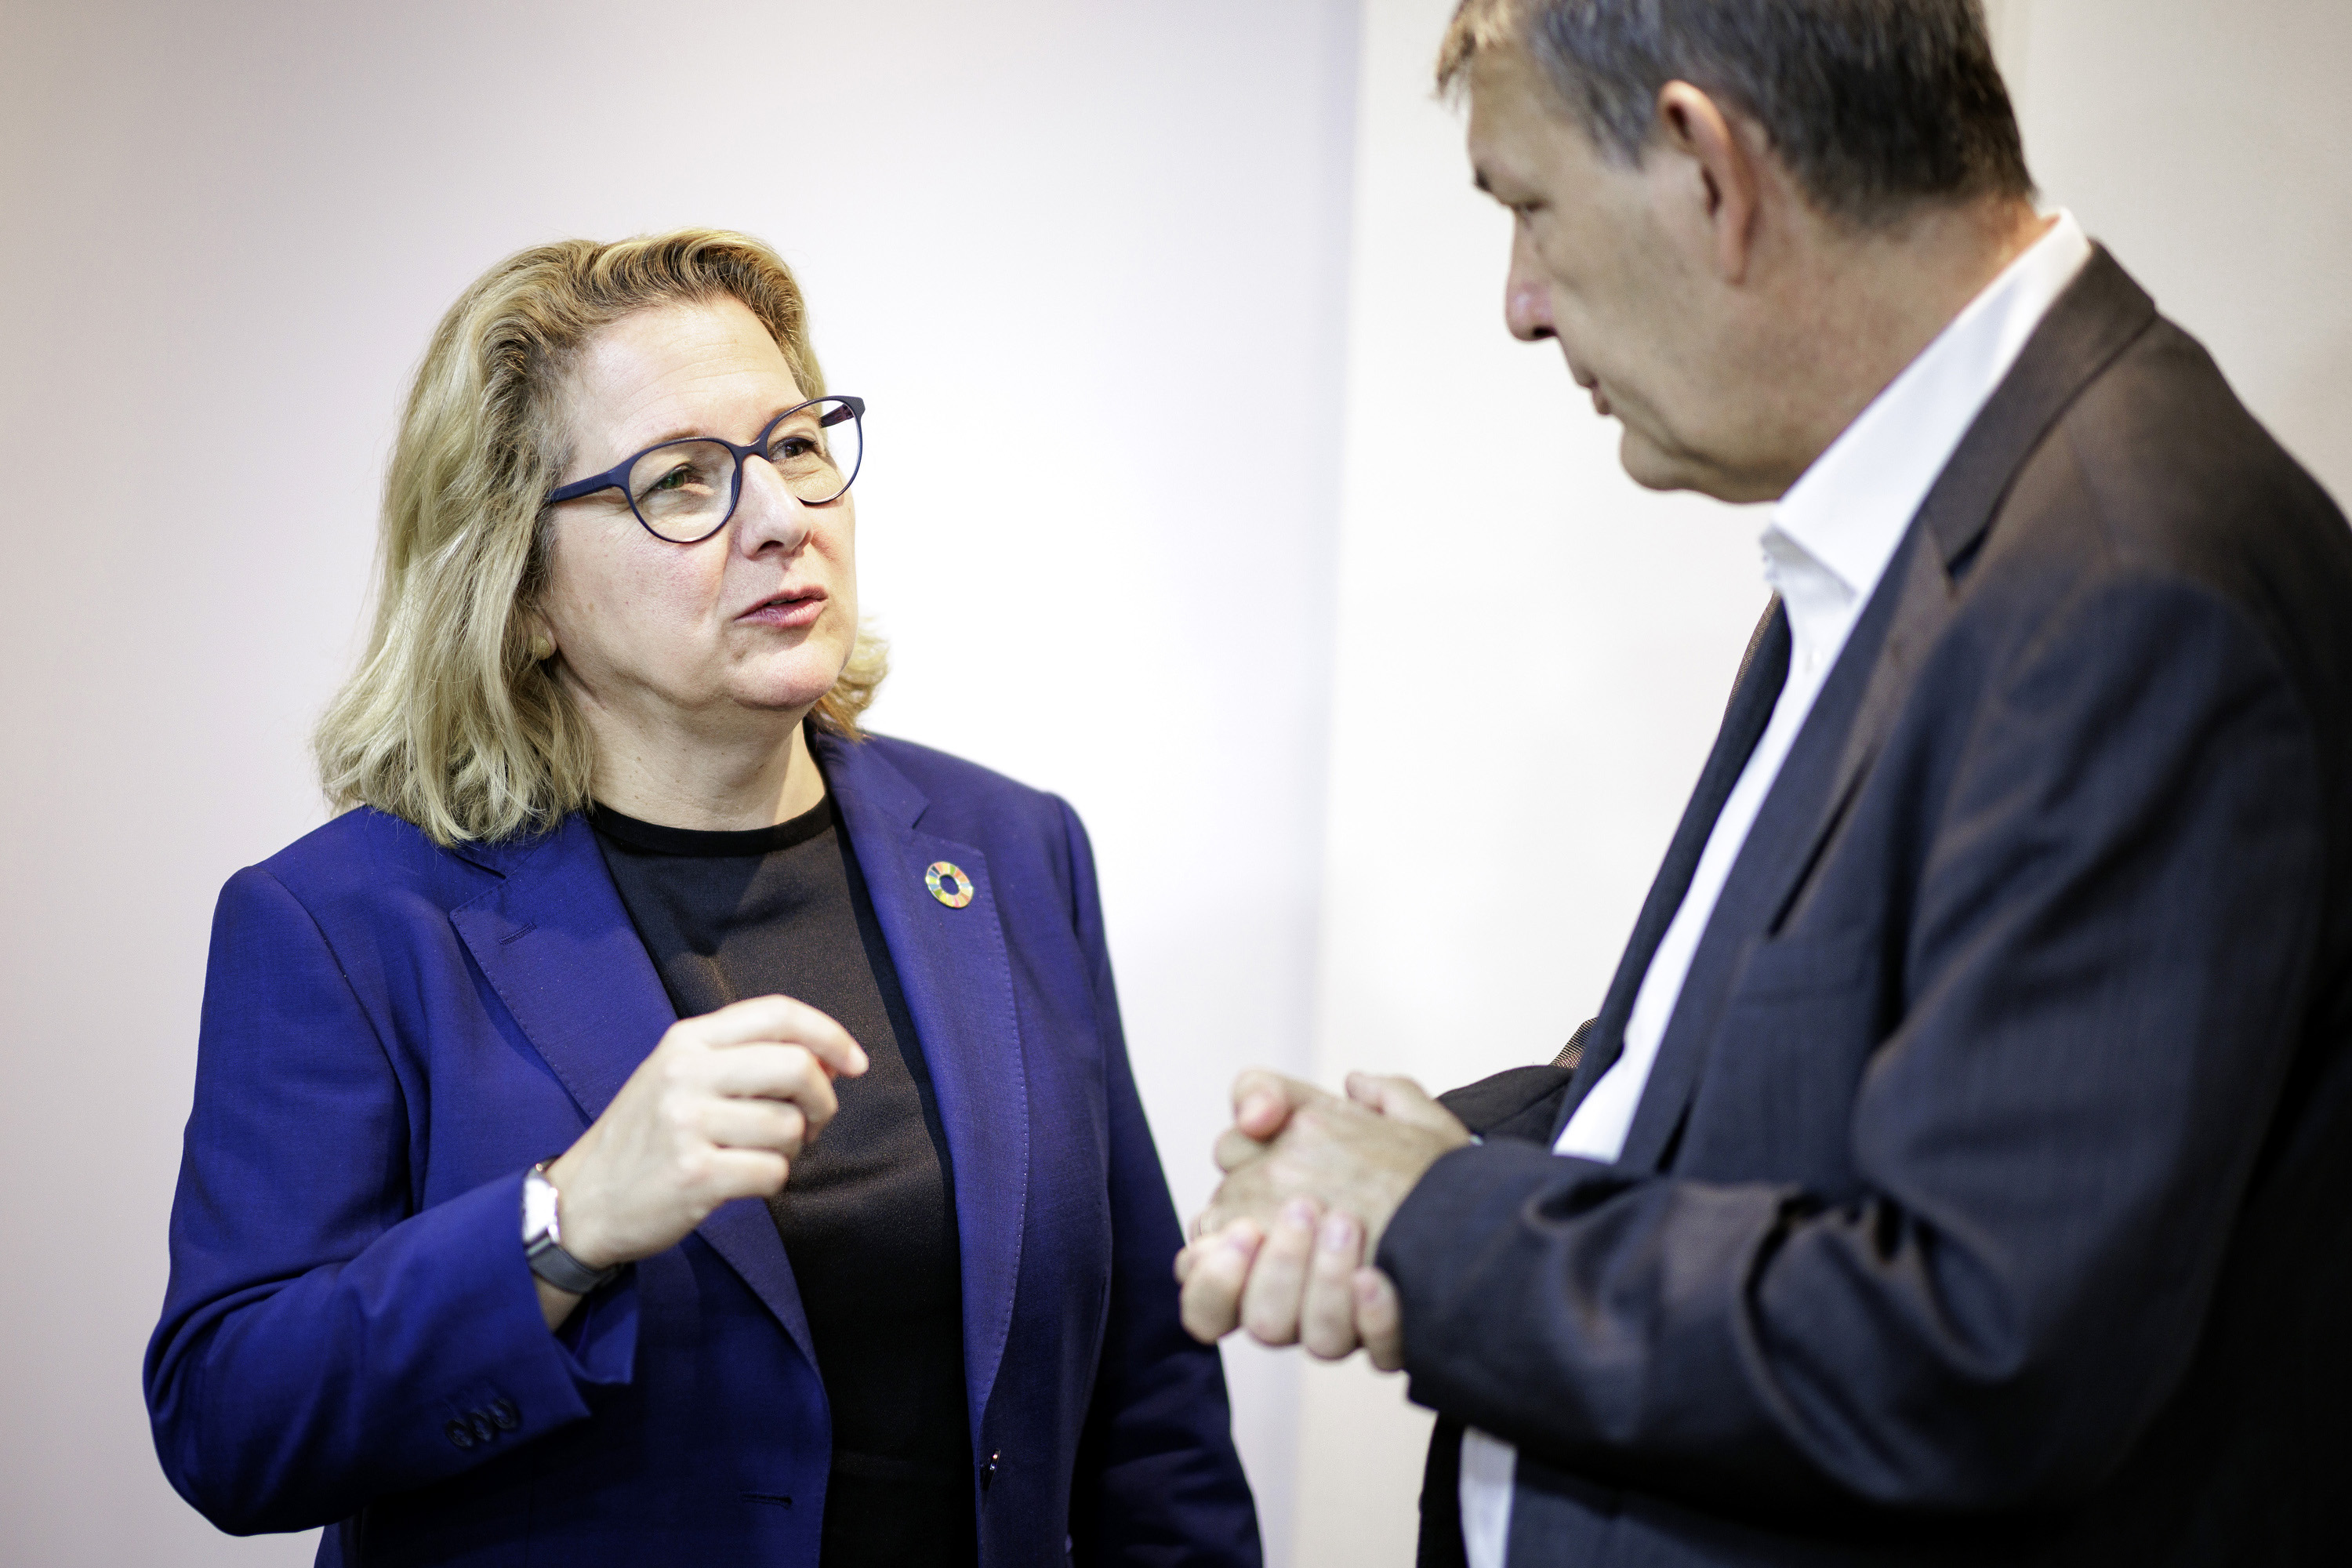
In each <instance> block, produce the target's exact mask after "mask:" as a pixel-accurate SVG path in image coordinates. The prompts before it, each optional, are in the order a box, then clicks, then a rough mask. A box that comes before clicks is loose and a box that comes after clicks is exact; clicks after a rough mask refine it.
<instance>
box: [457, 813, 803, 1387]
mask: <svg viewBox="0 0 2352 1568" xmlns="http://www.w3.org/2000/svg"><path fill="white" fill-rule="evenodd" d="M467 858H471V859H477V860H479V861H480V862H481V863H482V864H484V865H487V866H488V867H489V868H491V869H492V870H496V871H499V872H501V873H502V874H503V875H504V877H505V880H504V881H502V882H500V883H499V885H498V886H497V887H495V888H492V889H490V890H489V891H488V892H487V893H484V894H483V895H482V896H481V897H479V898H478V899H476V900H473V901H472V902H470V903H467V904H461V905H459V906H458V907H457V909H455V910H451V911H450V912H449V923H450V924H451V925H453V926H455V927H456V928H457V934H458V936H459V937H460V938H461V939H463V941H464V942H465V943H466V948H467V952H471V953H472V954H473V955H474V962H475V963H478V964H479V965H480V966H481V970H482V973H483V974H484V976H485V977H487V978H488V981H489V983H490V988H491V989H492V990H493V991H495V992H497V993H498V996H499V1001H501V1002H503V1003H504V1004H506V1008H507V1011H508V1012H509V1013H510V1014H512V1015H513V1016H514V1020H515V1022H516V1023H517V1024H518V1025H520V1026H521V1028H522V1032H523V1034H524V1036H525V1037H528V1038H529V1039H530V1043H531V1046H532V1047H533V1048H534V1049H536V1050H537V1051H538V1052H539V1054H540V1056H541V1058H543V1059H544V1060H545V1061H546V1063H547V1065H548V1067H549V1068H550V1069H551V1070H552V1071H553V1072H554V1074H555V1076H556V1079H557V1080H558V1081H559V1082H561V1083H562V1085H563V1087H564V1088H565V1089H567V1090H569V1091H570V1093H571V1095H572V1100H573V1101H574V1102H576V1103H577V1104H578V1105H579V1107H580V1113H581V1115H582V1117H583V1119H585V1120H586V1121H594V1120H595V1119H596V1118H597V1117H599V1116H602V1115H603V1114H604V1110H605V1108H606V1107H607V1106H609V1105H611V1104H612V1103H613V1097H614V1095H616V1094H618V1093H619V1092H620V1091H621V1086H622V1085H623V1084H625V1083H626V1082H627V1081H628V1080H629V1075H630V1074H631V1073H633V1072H635V1070H636V1068H637V1064H638V1063H639V1062H641V1061H643V1060H644V1059H645V1058H646V1056H647V1055H648V1054H650V1053H651V1052H652V1050H653V1048H654V1047H655V1046H656V1044H658V1043H659V1042H660V1039H661V1037H662V1033H663V1031H665V1030H667V1028H668V1027H669V1026H671V1025H672V1024H675V1023H676V1022H677V1009H675V1008H673V1007H672V1006H671V1005H670V1003H669V996H668V994H667V993H666V992H665V991H663V989H662V984H661V977H660V975H658V974H656V973H655V972H654V965H653V960H652V959H651V958H650V957H648V956H647V955H646V947H645V943H644V942H642V941H641V940H639V938H638V936H637V932H636V928H635V927H634V926H632V925H631V924H630V923H629V913H628V910H626V909H625V908H624V907H623V906H622V903H621V895H620V892H619V890H618V889H615V888H614V886H613V878H612V873H611V872H609V871H607V870H606V869H605V868H604V855H603V853H602V852H601V851H599V850H598V848H597V847H596V834H595V830H594V829H593V828H592V827H590V826H588V823H587V820H586V819H585V818H584V817H582V816H578V815H577V814H574V815H573V816H568V817H566V818H564V820H563V823H562V826H559V827H558V828H557V829H556V830H555V831H554V832H553V833H551V834H549V835H547V836H546V837H542V838H539V839H535V840H532V841H531V842H530V843H528V844H524V845H520V846H515V847H510V848H491V849H488V850H482V849H478V848H477V849H475V850H474V851H473V852H472V853H470V854H469V855H468V857H467ZM549 1152H550V1153H555V1152H558V1151H555V1150H550V1151H549ZM695 1228H696V1231H697V1233H698V1234H699V1235H700V1236H701V1237H702V1238H703V1239H704V1240H705V1241H707V1242H709V1244H710V1246H711V1247H712V1249H713V1250H714V1251H716V1252H717V1253H718V1254H719V1257H721V1258H725V1259H726V1260H727V1263H728V1265H729V1266H730V1268H733V1269H734V1270H735V1272H736V1273H738V1274H740V1275H741V1276H742V1278H743V1282H744V1283H745V1284H746V1285H749V1286H750V1287H751V1289H752V1291H753V1292H754V1293H755V1294H756V1295H758V1297H759V1298H760V1300H761V1301H763V1302H765V1303H766V1304H767V1307H768V1310H770V1311H772V1312H773V1313H774V1314H775V1315H776V1321H778V1322H779V1323H781V1324H782V1325H783V1329H784V1331H785V1333H787V1334H789V1335H790V1336H791V1337H792V1341H793V1344H795V1345H797V1346H799V1347H800V1352H801V1353H802V1354H803V1356H806V1357H807V1358H808V1363H809V1365H811V1366H812V1367H814V1366H815V1365H816V1348H815V1345H814V1342H813V1341H812V1340H811V1338H810V1336H809V1327H808V1314H807V1313H806V1312H805V1311H803V1310H802V1307H801V1297H800V1289H799V1287H798V1286H797V1285H795V1284H794V1283H793V1271H792V1265H791V1263H790V1262H789V1261H787V1260H786V1258H785V1257H784V1244H783V1241H782V1238H781V1237H778V1236H777V1235H776V1226H775V1223H774V1221H772V1219H770V1218H769V1216H768V1211H767V1209H766V1208H765V1207H764V1206H763V1205H760V1204H757V1203H752V1202H750V1201H748V1200H746V1201H742V1202H738V1203H731V1204H726V1205H721V1206H720V1207H719V1208H718V1209H717V1210H715V1211H714V1212H713V1213H712V1214H711V1215H709V1218H707V1219H705V1220H704V1221H703V1222H702V1223H701V1225H699V1226H696V1227H695Z"/></svg>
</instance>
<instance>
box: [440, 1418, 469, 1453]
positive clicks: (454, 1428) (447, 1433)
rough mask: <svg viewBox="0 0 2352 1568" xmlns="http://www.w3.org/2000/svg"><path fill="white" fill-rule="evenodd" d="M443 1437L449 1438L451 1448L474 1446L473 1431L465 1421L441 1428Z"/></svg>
mask: <svg viewBox="0 0 2352 1568" xmlns="http://www.w3.org/2000/svg"><path fill="white" fill-rule="evenodd" d="M441 1436H444V1437H446V1438H448V1439H449V1442H450V1444H451V1446H453V1447H459V1448H470V1447H473V1446H474V1434H473V1430H472V1428H470V1427H468V1426H467V1425H466V1424H465V1423H464V1422H463V1421H452V1422H450V1423H449V1424H448V1425H447V1426H444V1427H442V1428H441Z"/></svg>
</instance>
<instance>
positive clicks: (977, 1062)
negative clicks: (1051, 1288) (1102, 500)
mask: <svg viewBox="0 0 2352 1568" xmlns="http://www.w3.org/2000/svg"><path fill="white" fill-rule="evenodd" d="M814 742H815V745H816V748H817V753H818V757H819V760H820V761H821V762H822V763H824V773H825V777H826V779H827V781H828V782H829V783H830V784H831V785H832V788H833V793H834V797H835V800H836V801H838V802H839V804H840V806H841V816H842V821H843V823H844V824H845V826H847V828H848V831H849V847H850V849H851V851H852V853H854V854H855V855H856V857H857V865H858V869H859V870H860V871H862V872H863V873H864V874H865V877H866V891H867V893H868V895H869V896H870V897H871V898H872V899H873V900H874V913H875V916H876V918H877V920H879V921H880V922H881V925H882V935H883V939H884V940H885V941H886V942H887V943H888V944H889V948H890V962H891V963H892V964H893V965H894V966H895V967H896V968H897V970H898V988H899V990H900V992H901V993H903V994H904V995H905V996H906V998H907V1008H908V1012H909V1013H910V1014H912V1015H913V1017H914V1023H915V1033H916V1037H917V1038H918V1041H919V1044H920V1046H921V1047H922V1052H923V1061H924V1064H925V1065H926V1066H927V1067H928V1068H929V1069H930V1075H931V1085H932V1088H933V1089H934V1091H935V1092H936V1093H937V1094H938V1096H939V1102H940V1123H941V1125H942V1127H943V1129H944V1130H945V1131H946V1133H947V1140H948V1154H949V1158H950V1163H951V1164H952V1166H953V1170H952V1172H951V1179H952V1180H953V1183H954V1189H955V1211H956V1226H957V1229H958V1233H959V1235H960V1237H961V1245H962V1252H963V1257H962V1277H963V1332H964V1376H965V1380H966V1382H967V1383H968V1384H969V1385H970V1389H971V1422H972V1432H973V1440H974V1441H975V1442H977V1441H978V1440H979V1430H980V1421H981V1417H982V1414H983V1413H984V1412H985V1411H986V1410H987V1408H988V1400H989V1395H990V1393H991V1392H992V1390H993V1388H994V1387H995V1384H996V1373H997V1368H998V1366H999V1365H1000V1364H1001V1363H1002V1362H1003V1355H1004V1342H1005V1337H1006V1335H1007V1334H1008V1333H1009V1332H1010V1331H1011V1330H1012V1324H1013V1289H1014V1286H1015V1284H1016V1283H1017V1281H1018V1279H1019V1277H1020V1272H1021V1250H1022V1241H1023V1237H1024V1228H1023V1227H1024V1224H1025V1222H1026V1218H1027V1213H1028V1196H1029V1087H1028V1076H1027V1070H1026V1068H1025V1065H1024V1060H1023V1055H1022V1047H1021V1026H1020V1020H1019V1017H1018V1016H1017V1015H1016V1013H1015V1011H1014V1007H1013V968H1012V963H1011V961H1010V960H1009V958H1008V957H1007V955H1006V952H1005V944H1004V929H1003V922H1002V921H1001V920H1000V919H999V917H998V912H997V907H996V892H995V887H994V884H993V883H992V881H991V880H990V877H989V866H988V858H987V857H986V856H985V855H983V854H982V852H981V851H980V849H979V848H978V847H975V846H973V845H971V844H966V843H961V842H959V841H958V840H955V839H951V838H945V837H939V836H938V835H935V834H930V833H926V832H924V831H922V830H921V828H920V826H919V823H920V821H921V818H922V816H923V813H924V811H925V809H926V808H927V806H928V805H929V801H928V800H927V798H926V797H925V796H924V795H923V793H922V792H921V791H920V790H919V789H917V788H916V787H915V785H914V784H912V783H911V782H909V781H908V778H907V776H906V775H905V774H904V773H900V772H899V771H898V769H897V768H894V767H892V766H891V765H890V763H888V762H887V761H886V760H885V759H884V758H883V757H882V755H881V753H880V752H877V750H875V749H874V748H873V747H871V746H867V745H862V744H856V743H852V742H843V741H840V740H837V739H835V738H833V737H830V736H817V737H814ZM941 860H946V861H949V862H951V863H952V864H953V865H955V866H956V867H957V868H958V869H960V870H961V871H962V872H963V873H964V874H965V876H966V877H968V878H969V879H970V880H971V888H972V898H971V902H970V903H969V904H966V905H965V906H964V907H963V908H961V909H951V908H950V907H949V906H948V905H946V904H945V903H943V902H941V901H940V900H938V899H936V898H934V897H932V895H931V893H930V890H929V887H928V886H927V885H926V882H925V872H926V871H927V870H928V869H929V867H931V866H932V865H933V864H934V863H936V862H938V861H941Z"/></svg>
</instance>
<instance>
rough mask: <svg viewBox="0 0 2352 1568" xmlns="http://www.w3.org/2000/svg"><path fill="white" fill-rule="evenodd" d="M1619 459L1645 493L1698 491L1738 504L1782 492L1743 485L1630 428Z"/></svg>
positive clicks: (1715, 467)
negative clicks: (1650, 491) (1651, 491)
mask: <svg viewBox="0 0 2352 1568" xmlns="http://www.w3.org/2000/svg"><path fill="white" fill-rule="evenodd" d="M1617 460H1618V462H1620V463H1621V464H1622V465H1623V466H1624V468H1625V475H1626V477H1627V478H1628V479H1632V480H1633V482H1634V483H1635V484H1637V485H1639V486H1641V487H1642V488H1643V489H1645V490H1695V491H1696V492H1697V493H1698V494H1700V495H1703V496H1711V497H1713V498H1714V499H1715V500H1719V501H1729V502H1732V503H1733V504H1735V505H1737V504H1739V503H1743V502H1747V501H1755V500H1770V499H1772V497H1773V496H1775V495H1778V494H1779V493H1780V492H1779V491H1777V490H1775V491H1771V492H1769V494H1768V493H1767V492H1765V491H1763V490H1760V489H1757V488H1756V487H1755V486H1754V485H1753V484H1748V483H1743V482H1742V481H1741V479H1740V477H1739V476H1738V475H1735V474H1732V473H1729V472H1727V471H1726V470H1725V469H1724V468H1723V467H1722V466H1721V465H1720V464H1716V463H1710V462H1707V461H1706V460H1705V459H1703V458H1700V457H1699V456H1698V455H1697V454H1696V453H1695V452H1687V451H1684V450H1682V449H1680V448H1671V449H1670V448H1668V447H1662V446H1660V445H1659V444H1658V443H1657V442H1655V441H1653V440H1651V439H1650V438H1649V437H1645V436H1643V434H1642V433H1641V432H1639V431H1637V430H1635V429H1634V428H1633V426H1630V425H1629V426H1625V433H1624V435H1623V436H1622V437H1621V438H1620V439H1619V441H1618V443H1617Z"/></svg>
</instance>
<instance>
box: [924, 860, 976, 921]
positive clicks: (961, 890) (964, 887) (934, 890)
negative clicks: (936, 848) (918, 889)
mask: <svg viewBox="0 0 2352 1568" xmlns="http://www.w3.org/2000/svg"><path fill="white" fill-rule="evenodd" d="M923 886H925V887H926V888H929V889H930V890H931V897H933V898H935V899H937V900H939V901H940V902H941V903H943V904H945V905H946V906H947V907H948V908H950V909H951V910H960V909H961V908H963V907H964V906H965V905H966V904H968V903H970V902H971V878H970V877H968V876H966V875H964V869H963V868H962V867H961V866H959V865H957V864H956V863H955V862H954V861H952V860H934V861H932V862H931V864H930V868H929V870H927V871H925V872H924V873H923Z"/></svg>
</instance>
